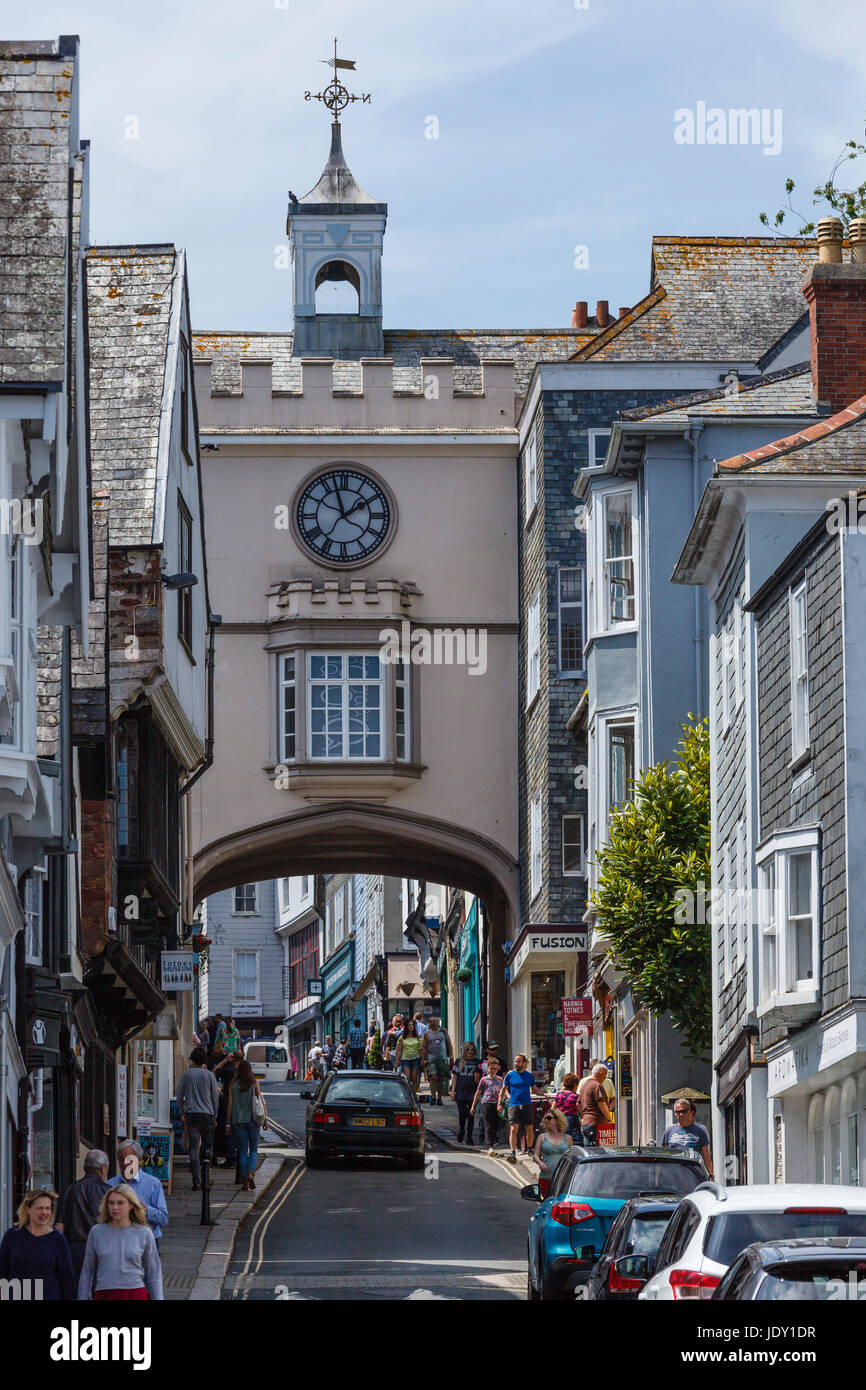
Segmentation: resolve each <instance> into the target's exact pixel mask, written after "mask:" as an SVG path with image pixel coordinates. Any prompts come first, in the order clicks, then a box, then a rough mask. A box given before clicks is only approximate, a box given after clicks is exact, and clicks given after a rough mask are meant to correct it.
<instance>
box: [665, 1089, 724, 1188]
mask: <svg viewBox="0 0 866 1390" xmlns="http://www.w3.org/2000/svg"><path fill="white" fill-rule="evenodd" d="M696 1114H697V1111H696V1110H695V1104H694V1101H692V1100H689V1098H688V1096H680V1098H679V1100H675V1101H674V1115H675V1116H676V1123H675V1124H672V1125H668V1127H667V1129H666V1130H665V1132H664V1134H663V1135H662V1145H663V1147H664V1148H666V1149H678V1150H684V1149H685V1150H689V1149H697V1150H698V1152H699V1153H700V1155H701V1158H702V1159H703V1160H704V1167H705V1168H706V1170H707V1173H708V1175H709V1177H710V1178H712V1177H713V1156H712V1154H711V1153H710V1136H709V1134H708V1133H707V1131H706V1130H705V1129H704V1126H703V1125H699V1124H696V1123H695V1115H696Z"/></svg>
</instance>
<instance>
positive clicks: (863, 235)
mask: <svg viewBox="0 0 866 1390" xmlns="http://www.w3.org/2000/svg"><path fill="white" fill-rule="evenodd" d="M848 240H849V241H850V243H851V253H852V255H853V257H854V262H855V264H856V265H866V217H855V218H854V220H853V222H849V223H848Z"/></svg>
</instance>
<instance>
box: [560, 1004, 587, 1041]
mask: <svg viewBox="0 0 866 1390" xmlns="http://www.w3.org/2000/svg"><path fill="white" fill-rule="evenodd" d="M562 1031H563V1033H564V1035H565V1037H567V1038H578V1037H585V1036H588V1035H589V1034H591V1033H592V1000H591V999H563V1001H562Z"/></svg>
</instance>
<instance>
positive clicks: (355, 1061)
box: [349, 1018, 364, 1071]
mask: <svg viewBox="0 0 866 1390" xmlns="http://www.w3.org/2000/svg"><path fill="white" fill-rule="evenodd" d="M349 1054H350V1056H351V1058H352V1068H353V1070H354V1071H360V1069H361V1068H362V1067H363V1065H364V1029H363V1028H362V1026H361V1020H360V1019H359V1018H353V1019H352V1026H351V1028H350V1029H349Z"/></svg>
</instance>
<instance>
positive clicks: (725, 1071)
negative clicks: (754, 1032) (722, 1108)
mask: <svg viewBox="0 0 866 1390" xmlns="http://www.w3.org/2000/svg"><path fill="white" fill-rule="evenodd" d="M748 1072H749V1044H748V1039H747V1038H744V1039H743V1041H742V1042H741V1043H740V1045H739V1047H738V1048H737V1051H736V1053H735V1055H734V1057H733V1058H732V1060H731V1061H730V1062H728V1064H727V1066H725V1067H722V1068H721V1070H720V1071H719V1105H724V1103H725V1101H726V1100H727V1099H728V1097H729V1096H732V1095H733V1093H734V1091H735V1090H736V1089H737V1087H738V1086H739V1084H740V1082H741V1081H742V1080H743V1078H744V1077H745V1076H747V1075H748Z"/></svg>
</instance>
